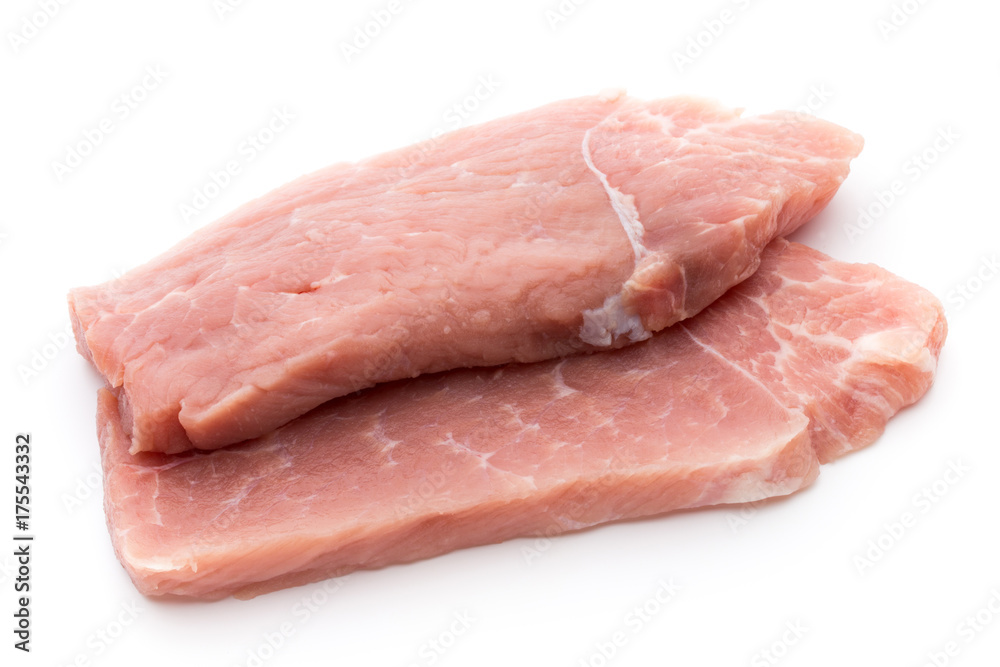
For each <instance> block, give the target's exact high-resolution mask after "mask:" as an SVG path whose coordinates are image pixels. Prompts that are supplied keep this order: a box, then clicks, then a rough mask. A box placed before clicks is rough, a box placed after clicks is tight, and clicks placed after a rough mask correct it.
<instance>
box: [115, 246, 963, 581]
mask: <svg viewBox="0 0 1000 667" xmlns="http://www.w3.org/2000/svg"><path fill="white" fill-rule="evenodd" d="M945 331H946V325H945V321H944V316H943V311H942V308H941V305H940V303H939V302H938V301H937V299H935V298H934V297H933V296H932V295H931V294H929V293H928V292H926V291H924V290H923V289H921V288H919V287H917V286H915V285H912V284H910V283H907V282H905V281H903V280H901V279H899V278H896V277H895V276H893V275H891V274H889V273H888V272H886V271H884V270H882V269H879V268H877V267H874V266H864V265H851V264H844V263H841V262H837V261H834V260H831V259H829V258H828V257H826V256H824V255H822V254H821V253H818V252H816V251H814V250H811V249H809V248H806V247H804V246H800V245H795V244H788V243H786V242H785V241H782V240H778V241H775V242H774V243H773V244H772V246H771V247H770V248H769V249H767V251H766V252H765V254H764V257H763V263H762V265H761V269H760V270H759V271H758V272H757V274H756V275H755V276H754V277H753V278H751V279H750V280H748V281H747V282H745V283H743V284H741V285H739V286H738V287H735V288H734V289H732V290H731V291H730V292H729V293H728V294H727V295H726V296H724V297H723V298H722V299H720V300H719V301H717V302H716V303H715V304H713V305H712V306H710V307H709V308H708V309H707V310H706V311H705V312H703V313H702V314H701V315H699V316H698V317H695V318H693V319H692V320H691V321H690V322H689V323H682V324H680V325H677V326H674V327H671V328H670V329H668V330H667V331H665V332H663V333H661V334H658V335H657V336H655V337H653V339H652V340H649V341H648V342H645V343H640V344H637V345H633V346H630V347H626V348H624V349H621V350H617V351H612V352H606V353H602V354H595V355H583V356H575V357H570V358H567V359H562V360H554V361H547V362H542V363H537V364H528V365H512V366H507V367H503V368H500V369H465V370H458V371H452V372H450V373H445V374H440V375H425V376H421V377H419V378H416V379H414V380H407V381H400V382H396V383H392V384H384V385H380V386H378V387H376V388H374V389H371V390H369V391H367V392H364V393H362V394H360V395H355V396H350V397H344V398H340V399H338V400H335V401H331V402H330V403H328V404H327V405H324V406H322V407H321V408H318V409H316V410H314V411H312V412H310V413H309V414H307V415H305V416H303V417H300V418H299V419H297V420H295V421H293V422H291V423H289V424H287V425H285V426H284V427H282V428H280V429H278V430H277V431H275V432H272V433H270V434H268V435H267V436H264V437H262V438H259V439H257V440H254V441H251V442H249V443H246V444H243V445H241V446H238V447H231V448H228V449H222V450H217V451H213V452H188V453H185V454H179V455H163V454H154V453H143V454H139V455H135V456H133V455H131V454H129V453H128V449H129V439H128V436H127V434H126V433H125V432H124V430H123V429H122V427H121V423H120V419H119V414H118V406H117V401H116V400H115V398H114V396H113V395H112V394H111V393H110V392H109V391H107V390H101V395H100V407H99V419H98V422H99V429H98V430H99V435H100V440H101V449H102V459H103V466H104V474H105V485H104V488H105V493H106V496H105V505H106V510H107V516H108V525H109V528H110V531H111V536H112V541H113V543H114V547H115V550H116V552H117V553H118V556H119V558H120V559H121V561H122V563H123V564H124V565H125V568H126V569H127V571H128V573H129V575H130V576H131V577H132V580H133V581H134V582H135V585H136V586H137V587H138V588H139V590H140V591H142V592H143V593H145V594H147V595H180V596H192V597H200V598H219V597H223V596H227V595H230V594H235V595H237V596H239V597H251V596H254V595H257V594H260V593H264V592H268V591H272V590H276V589H279V588H283V587H286V586H293V585H297V584H303V583H307V582H310V581H316V580H319V579H322V578H325V577H330V576H335V575H339V574H343V573H346V572H349V571H351V570H354V569H357V568H375V567H380V566H384V565H388V564H391V563H399V562H405V561H412V560H416V559H420V558H425V557H429V556H433V555H436V554H441V553H444V552H447V551H450V550H453V549H458V548H462V547H467V546H472V545H477V544H485V543H492V542H498V541H501V540H505V539H508V538H512V537H517V536H529V535H541V534H544V535H550V536H551V535H554V534H556V533H559V532H564V531H568V530H575V529H579V528H583V527H586V526H592V525H594V524H598V523H602V522H606V521H614V520H618V519H625V518H632V517H641V516H648V515H654V514H659V513H662V512H666V511H669V510H674V509H679V508H684V507H698V506H703V505H713V504H718V503H736V502H744V501H752V500H758V499H761V498H764V497H769V496H774V495H782V494H788V493H792V492H794V491H795V490H797V489H799V488H801V487H802V486H804V485H806V484H808V483H809V482H810V481H812V479H813V478H814V477H815V476H816V474H817V472H818V465H819V460H820V459H822V460H827V459H829V458H831V457H833V456H834V455H838V454H841V453H843V452H845V451H847V450H848V449H853V448H857V447H860V446H862V445H865V444H868V443H869V442H871V441H872V440H873V439H874V438H875V437H876V436H877V434H878V433H879V432H880V431H881V429H882V427H883V426H884V425H885V422H886V421H887V420H888V419H889V417H890V416H891V415H892V414H893V413H895V412H896V411H897V410H899V409H900V408H901V407H902V406H904V405H907V404H909V403H912V402H914V401H916V400H917V399H918V398H919V397H920V396H921V395H922V394H923V393H924V392H925V391H926V389H927V388H928V386H929V385H930V383H931V380H932V377H933V374H934V370H935V366H936V360H937V357H938V353H939V351H940V348H941V345H942V343H943V341H944V337H945ZM817 446H818V447H819V452H818V454H819V456H818V457H817V451H816V447H817Z"/></svg>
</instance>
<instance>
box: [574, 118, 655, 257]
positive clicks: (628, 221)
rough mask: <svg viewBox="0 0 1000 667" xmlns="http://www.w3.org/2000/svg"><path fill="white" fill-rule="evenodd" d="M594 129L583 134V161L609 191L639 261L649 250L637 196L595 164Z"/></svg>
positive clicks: (614, 207)
mask: <svg viewBox="0 0 1000 667" xmlns="http://www.w3.org/2000/svg"><path fill="white" fill-rule="evenodd" d="M592 129H593V128H591V129H590V130H587V131H586V132H585V133H584V134H583V145H582V146H581V151H582V153H583V161H584V162H585V163H586V164H587V168H589V169H590V170H591V171H592V172H594V174H595V175H596V176H597V178H599V179H600V180H601V185H603V186H604V191H605V192H607V193H608V199H610V200H611V207H612V208H613V209H614V210H615V213H617V214H618V220H619V221H620V222H621V224H622V229H624V230H625V234H626V235H627V236H628V240H629V243H631V244H632V252H634V253H635V261H636V262H638V261H639V260H640V259H642V258H643V257H645V255H646V252H647V250H646V246H644V245H643V244H642V236H643V234H644V233H645V232H646V229H645V228H644V227H643V226H642V222H640V221H639V211H638V210H637V209H636V208H635V197H633V196H632V195H624V194H622V192H621V190H619V189H618V188H615V187H612V186H611V184H610V183H608V177H607V176H606V175H605V174H604V173H603V172H602V171H601V170H599V169H598V168H597V167H595V166H594V160H593V158H592V157H591V154H590V132H591V130H592Z"/></svg>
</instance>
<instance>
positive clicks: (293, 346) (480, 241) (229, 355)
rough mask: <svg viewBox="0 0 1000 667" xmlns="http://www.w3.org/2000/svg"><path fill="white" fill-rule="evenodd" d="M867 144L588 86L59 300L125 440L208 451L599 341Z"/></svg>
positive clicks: (755, 231) (666, 302)
mask: <svg viewBox="0 0 1000 667" xmlns="http://www.w3.org/2000/svg"><path fill="white" fill-rule="evenodd" d="M861 145H862V140H861V138H860V137H859V136H858V135H856V134H853V133H851V132H849V131H847V130H845V129H843V128H841V127H838V126H836V125H833V124H831V123H827V122H824V121H821V120H818V119H814V118H809V117H802V116H801V115H796V114H792V113H776V114H768V115H763V116H758V117H750V118H741V117H740V114H739V112H738V111H734V110H730V109H726V108H723V107H720V106H718V105H717V104H715V103H712V102H708V101H704V100H697V99H689V98H674V99H666V100H658V101H653V102H643V101H639V100H635V99H632V98H629V97H626V96H624V95H620V94H617V95H605V96H600V97H585V98H579V99H574V100H567V101H562V102H557V103H554V104H550V105H548V106H545V107H541V108H539V109H535V110H533V111H527V112H524V113H521V114H517V115H514V116H510V117H507V118H503V119H500V120H497V121H493V122H490V123H486V124H483V125H479V126H475V127H470V128H467V129H464V130H459V131H456V132H453V133H450V134H447V135H444V136H442V137H439V138H436V139H433V140H430V141H428V142H425V143H422V144H418V145H415V146H411V147H409V148H404V149H400V150H397V151H393V152H389V153H386V154H383V155H379V156H376V157H373V158H370V159H367V160H364V161H361V162H358V163H352V164H336V165H333V166H331V167H328V168H326V169H323V170H321V171H318V172H316V173H313V174H310V175H307V176H304V177H301V178H299V179H298V180H296V181H293V182H291V183H289V184H287V185H285V186H282V187H281V188H278V189H277V190H275V191H273V192H271V193H270V194H268V195H265V196H264V197H261V198H260V199H257V200H254V201H252V202H250V203H248V204H246V205H244V206H242V207H241V208H239V209H237V210H236V211H234V212H233V213H231V214H229V215H228V216H226V217H224V218H222V219H221V220H219V221H217V222H215V223H213V224H211V225H209V226H207V227H205V228H204V229H201V230H199V231H197V232H196V233H194V234H192V235H191V236H190V237H189V238H188V239H186V240H184V241H182V242H181V243H179V244H178V245H176V246H175V247H174V248H172V249H171V250H169V251H167V252H166V253H164V254H162V255H160V256H159V257H157V258H156V259H154V260H152V261H151V262H149V263H148V264H145V265H144V266H141V267H139V268H137V269H134V270H132V271H130V272H129V273H127V274H126V275H124V276H122V277H121V278H119V279H116V280H114V281H111V282H108V283H105V284H103V285H99V286H96V287H87V288H79V289H76V290H73V291H72V292H71V293H70V297H69V301H70V310H71V316H72V320H73V323H74V328H75V331H76V335H77V339H78V347H79V349H80V351H81V353H83V354H84V355H85V356H86V357H87V358H89V359H90V360H91V361H92V362H93V363H94V365H95V366H96V367H97V369H98V370H99V371H100V372H101V374H102V375H103V376H104V377H105V378H106V380H107V382H108V384H109V385H110V386H111V387H112V388H113V389H114V390H115V394H116V396H117V399H118V409H119V413H120V418H121V421H122V424H123V428H124V429H125V431H126V432H127V433H128V434H129V436H130V437H131V439H132V444H131V451H132V452H133V453H136V452H140V451H160V452H166V453H176V452H181V451H184V450H187V449H191V448H200V449H214V448H218V447H223V446H226V445H229V444H232V443H235V442H239V441H242V440H244V439H247V438H252V437H256V436H259V435H262V434H264V433H266V432H268V431H270V430H272V429H274V428H276V427H278V426H280V425H282V424H284V423H286V422H288V421H290V420H291V419H293V418H294V417H296V416H298V415H301V414H303V413H305V412H307V411H308V410H310V409H311V408H313V407H316V406H317V405H319V404H321V403H323V402H325V401H327V400H329V399H331V398H334V397H337V396H341V395H344V394H348V393H350V392H353V391H355V390H358V389H361V388H364V387H368V386H371V385H373V384H375V383H378V382H383V381H389V380H394V379H398V378H404V377H411V376H415V375H418V374H420V373H429V372H436V371H441V370H446V369H449V368H457V367H466V366H488V365H497V364H503V363H506V362H510V361H520V362H528V361H539V360H542V359H547V358H553V357H558V356H562V355H566V354H570V353H575V352H581V351H593V350H599V349H607V348H616V347H621V346H623V345H627V344H629V343H631V342H635V341H640V340H644V339H646V338H649V336H650V335H651V333H652V332H655V331H658V330H660V329H663V328H664V327H667V326H669V325H671V324H673V323H675V322H677V321H679V320H682V319H685V318H687V317H690V316H692V315H694V314H696V313H698V312H699V311H700V310H701V309H703V308H704V307H705V306H707V305H708V304H710V303H711V302H712V301H714V300H715V299H716V298H718V297H719V296H721V295H722V294H723V293H724V292H725V291H726V290H727V289H728V288H729V287H731V286H733V285H734V284H736V283H738V282H740V281H742V280H744V279H745V278H747V277H748V276H750V275H751V274H752V273H753V272H754V271H755V270H756V268H757V266H758V265H759V262H760V254H761V251H762V250H763V248H764V247H765V246H766V245H767V244H768V242H769V241H771V240H772V239H773V238H775V237H776V236H780V235H784V234H787V233H789V232H791V231H792V230H794V229H795V228H797V227H798V226H799V225H801V224H802V223H804V222H805V221H807V220H808V219H809V218H811V217H812V216H813V215H815V214H816V213H817V212H818V211H819V210H820V209H822V208H823V206H825V205H826V203H827V202H828V201H829V200H830V198H831V197H832V196H833V194H834V193H835V192H836V190H837V188H838V187H839V185H840V183H841V182H842V181H843V179H844V178H845V177H846V175H847V173H848V168H849V162H850V160H851V159H852V158H853V157H855V156H856V155H857V154H858V152H859V151H860V150H861Z"/></svg>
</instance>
